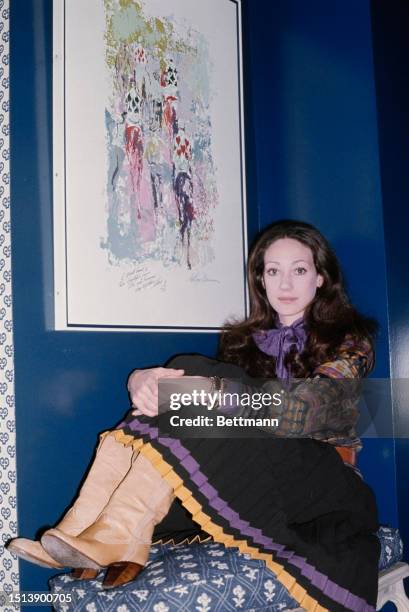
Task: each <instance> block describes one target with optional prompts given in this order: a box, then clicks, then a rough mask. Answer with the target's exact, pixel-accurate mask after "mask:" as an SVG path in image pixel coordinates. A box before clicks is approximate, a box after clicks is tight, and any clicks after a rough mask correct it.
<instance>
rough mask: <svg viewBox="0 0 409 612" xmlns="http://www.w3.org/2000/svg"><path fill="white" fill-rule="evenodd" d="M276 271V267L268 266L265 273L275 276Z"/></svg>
mask: <svg viewBox="0 0 409 612" xmlns="http://www.w3.org/2000/svg"><path fill="white" fill-rule="evenodd" d="M277 272H278V269H277V268H269V269H268V270H267V274H268V276H275V275H276V274H277Z"/></svg>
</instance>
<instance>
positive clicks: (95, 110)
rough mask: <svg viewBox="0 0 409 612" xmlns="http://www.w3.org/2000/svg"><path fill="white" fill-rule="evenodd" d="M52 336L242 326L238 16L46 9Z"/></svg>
mask: <svg viewBox="0 0 409 612" xmlns="http://www.w3.org/2000/svg"><path fill="white" fill-rule="evenodd" d="M54 57H55V65H54V96H53V98H54V102H53V113H54V121H53V125H54V128H53V134H54V143H53V145H54V177H55V179H54V183H55V184H54V219H55V231H54V253H55V257H54V259H55V323H56V328H57V329H67V328H76V327H78V328H82V329H95V328H98V329H108V330H112V329H124V330H126V329H135V330H138V329H140V330H146V329H151V330H158V331H163V330H175V331H177V330H181V329H183V330H189V329H192V330H198V331H200V330H203V331H207V330H209V331H211V330H215V329H218V328H220V326H221V325H223V322H224V321H225V320H226V319H228V318H230V319H231V318H233V317H234V318H240V317H243V316H245V314H246V301H247V300H246V289H245V278H244V269H245V256H246V240H245V235H246V227H245V213H246V208H245V197H244V193H245V189H244V180H245V176H244V154H243V121H242V99H241V88H242V85H241V40H240V5H239V3H238V2H237V1H236V0H206V1H205V0H201V1H200V0H170V1H169V0H168V1H166V2H164V1H163V0H87V2H86V3H84V2H81V1H80V0H70V1H69V2H65V1H64V0H54Z"/></svg>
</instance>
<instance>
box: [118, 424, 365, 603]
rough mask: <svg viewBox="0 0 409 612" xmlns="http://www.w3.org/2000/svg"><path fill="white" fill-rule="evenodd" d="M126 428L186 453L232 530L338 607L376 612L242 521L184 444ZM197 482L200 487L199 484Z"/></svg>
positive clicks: (149, 430) (145, 428)
mask: <svg viewBox="0 0 409 612" xmlns="http://www.w3.org/2000/svg"><path fill="white" fill-rule="evenodd" d="M125 426H126V427H127V428H129V429H131V430H132V431H137V432H138V433H142V434H149V437H150V438H151V440H153V439H157V440H158V442H159V443H160V444H162V445H163V446H166V447H168V448H170V450H171V452H172V454H173V455H174V456H175V457H177V458H178V459H180V456H181V455H183V453H182V452H181V451H182V450H183V451H185V454H184V455H183V459H182V460H181V464H182V465H183V467H184V468H185V469H186V471H187V472H189V475H193V476H194V477H195V478H198V477H199V475H201V476H203V478H204V479H205V481H206V482H205V481H204V482H205V484H204V485H202V486H200V485H199V490H200V492H201V493H202V494H203V495H204V496H205V497H206V498H207V499H208V500H209V505H210V506H212V508H214V509H215V510H218V508H219V507H220V504H221V507H222V508H223V509H222V510H221V511H220V512H219V514H220V516H222V517H223V518H225V519H226V520H227V521H228V522H229V523H230V525H231V527H233V528H235V529H238V530H239V531H241V532H242V533H243V535H248V536H250V537H252V538H253V540H254V542H256V543H257V544H263V546H264V547H265V548H266V549H267V550H271V551H275V552H276V554H277V557H281V558H288V563H290V564H291V565H294V566H295V567H297V568H298V569H300V570H301V573H302V574H303V576H305V577H306V578H308V580H310V582H311V584H313V585H314V586H315V587H317V588H318V589H319V590H321V591H322V592H323V593H324V595H327V596H328V597H330V598H331V599H333V600H334V601H336V602H337V603H340V604H341V605H344V606H347V607H348V608H349V609H351V610H353V611H354V612H374V611H375V608H374V607H373V606H370V605H369V604H368V603H367V602H366V601H365V600H364V599H362V597H357V596H356V595H354V594H353V593H351V592H350V591H348V590H347V589H345V588H343V587H341V586H339V585H338V584H336V583H335V582H333V581H332V580H330V579H329V578H328V576H325V575H324V574H322V573H321V572H319V571H318V570H316V569H315V568H314V566H313V565H311V564H310V563H308V562H307V561H306V559H305V557H300V556H299V555H296V554H295V552H293V551H286V550H285V546H284V545H282V544H276V543H275V542H274V541H273V540H271V539H270V538H268V537H267V536H265V535H263V534H262V532H261V530H260V529H256V528H255V527H250V524H249V523H248V522H247V521H243V520H242V519H240V516H239V515H238V513H237V512H235V511H234V510H233V509H232V508H230V507H229V506H228V504H227V503H226V502H225V501H224V500H223V499H221V498H220V497H219V496H218V492H217V490H216V489H215V488H214V487H213V486H212V485H211V484H210V483H209V482H208V480H207V477H206V476H205V475H204V474H203V473H202V472H200V471H199V470H198V467H200V466H199V464H198V463H197V461H196V460H195V459H194V458H193V457H190V458H189V455H190V452H189V451H188V450H187V449H186V448H185V447H184V446H183V445H182V444H181V442H180V440H174V439H172V438H160V437H158V428H157V427H150V426H149V425H147V424H146V423H141V422H140V421H139V420H138V419H137V418H135V419H134V420H133V421H131V422H130V423H125V422H123V423H121V424H120V425H119V426H118V428H117V429H121V428H122V427H125ZM189 468H190V469H189ZM192 480H193V478H192ZM194 482H195V483H196V481H194ZM289 553H291V558H289Z"/></svg>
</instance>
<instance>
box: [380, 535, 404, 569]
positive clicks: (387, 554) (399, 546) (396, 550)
mask: <svg viewBox="0 0 409 612" xmlns="http://www.w3.org/2000/svg"><path fill="white" fill-rule="evenodd" d="M378 538H379V539H380V541H381V555H380V557H379V569H380V570H384V569H387V568H388V567H391V565H393V564H394V563H397V562H398V561H401V560H402V557H403V542H402V540H401V537H400V533H399V529H393V527H380V528H379V531H378Z"/></svg>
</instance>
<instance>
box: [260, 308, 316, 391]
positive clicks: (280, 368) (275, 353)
mask: <svg viewBox="0 0 409 612" xmlns="http://www.w3.org/2000/svg"><path fill="white" fill-rule="evenodd" d="M253 340H254V342H255V343H256V344H257V346H258V348H259V349H260V351H263V353H266V354H267V355H271V356H272V357H275V358H276V375H277V378H282V379H286V380H288V378H289V377H290V375H291V372H289V371H288V369H287V368H286V366H285V365H284V361H285V358H286V357H287V355H288V353H289V352H290V350H291V349H292V347H293V346H295V348H296V350H297V353H301V352H302V351H303V350H304V347H305V343H306V340H307V332H306V331H305V326H304V321H303V319H302V318H301V319H297V321H294V323H292V325H282V324H281V323H278V324H277V327H276V328H273V329H266V330H263V331H259V332H255V333H254V334H253Z"/></svg>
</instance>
